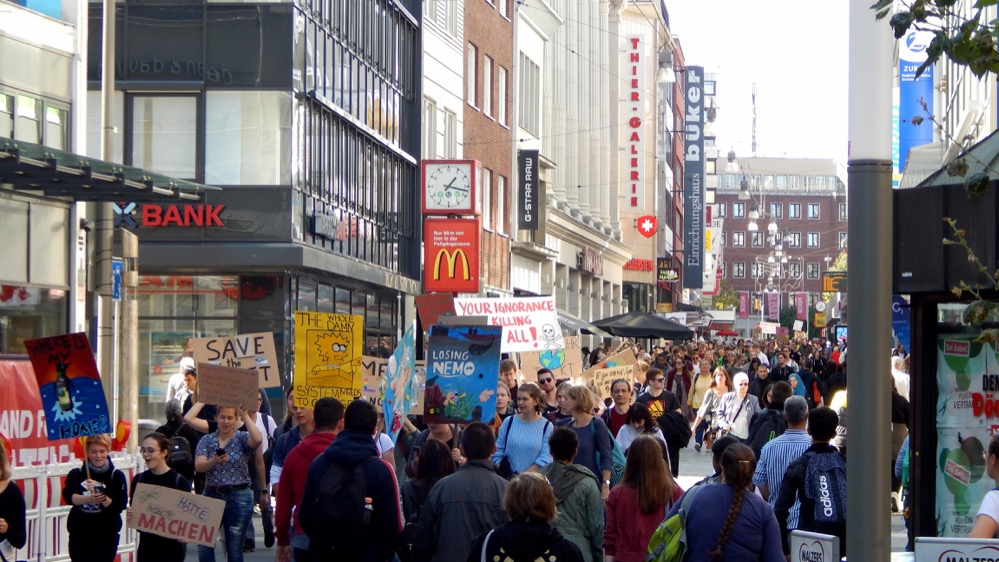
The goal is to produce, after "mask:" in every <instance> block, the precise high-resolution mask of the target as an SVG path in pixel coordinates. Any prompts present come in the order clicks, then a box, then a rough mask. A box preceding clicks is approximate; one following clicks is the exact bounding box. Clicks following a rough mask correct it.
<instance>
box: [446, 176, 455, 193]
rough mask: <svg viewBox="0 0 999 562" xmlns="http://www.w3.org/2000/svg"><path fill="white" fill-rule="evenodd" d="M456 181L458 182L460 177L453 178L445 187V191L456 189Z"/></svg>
mask: <svg viewBox="0 0 999 562" xmlns="http://www.w3.org/2000/svg"><path fill="white" fill-rule="evenodd" d="M456 181H458V176H455V177H453V178H451V181H449V182H447V185H445V186H444V189H445V190H449V189H454V182H456Z"/></svg>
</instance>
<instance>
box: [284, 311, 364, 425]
mask: <svg viewBox="0 0 999 562" xmlns="http://www.w3.org/2000/svg"><path fill="white" fill-rule="evenodd" d="M363 352H364V317H363V316H361V315H348V314H330V313H327V312H307V311H301V310H296V311H295V405H296V406H300V407H305V408H311V407H313V406H314V405H315V403H316V400H319V399H320V398H322V397H324V396H332V397H333V398H336V399H337V400H339V401H341V402H343V403H344V404H346V403H347V402H350V401H351V400H355V399H357V398H360V397H361V388H362V387H363V385H364V380H363V377H362V375H361V355H362V354H363Z"/></svg>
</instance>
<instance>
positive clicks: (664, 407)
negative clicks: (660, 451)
mask: <svg viewBox="0 0 999 562" xmlns="http://www.w3.org/2000/svg"><path fill="white" fill-rule="evenodd" d="M647 380H648V381H649V390H648V391H647V392H644V393H643V394H642V395H640V396H639V397H638V398H636V399H635V403H636V404H639V403H641V404H645V405H646V406H647V407H648V408H649V413H651V414H652V419H653V420H655V422H656V423H657V424H658V425H659V426H660V427H662V426H663V423H664V422H665V421H666V420H665V419H664V416H665V415H666V412H669V411H677V412H679V411H680V401H679V400H678V399H677V397H676V394H673V393H672V392H670V391H668V390H666V389H665V387H666V375H665V373H663V372H662V371H660V370H659V369H649V372H648V379H647ZM664 435H665V433H664ZM666 445H667V449H668V451H669V465H670V469H671V470H672V471H673V474H678V471H679V470H680V447H681V443H678V442H671V441H670V440H668V439H667V440H666Z"/></svg>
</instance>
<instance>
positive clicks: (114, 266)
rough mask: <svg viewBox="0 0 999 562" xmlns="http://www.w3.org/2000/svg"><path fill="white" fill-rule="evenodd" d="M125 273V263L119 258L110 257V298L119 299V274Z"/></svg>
mask: <svg viewBox="0 0 999 562" xmlns="http://www.w3.org/2000/svg"><path fill="white" fill-rule="evenodd" d="M123 273H125V264H124V262H122V260H121V258H111V298H112V299H114V300H116V301H119V300H121V276H122V274H123Z"/></svg>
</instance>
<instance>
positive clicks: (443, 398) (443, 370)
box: [423, 326, 503, 423]
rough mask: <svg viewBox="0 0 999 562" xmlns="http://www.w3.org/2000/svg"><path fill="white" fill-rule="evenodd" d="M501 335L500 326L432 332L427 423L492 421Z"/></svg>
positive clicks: (463, 327) (440, 328)
mask: <svg viewBox="0 0 999 562" xmlns="http://www.w3.org/2000/svg"><path fill="white" fill-rule="evenodd" d="M502 336H503V329H502V328H501V327H500V326H459V327H443V326H439V327H434V328H433V329H432V330H431V331H430V346H429V348H428V350H427V382H426V384H427V389H426V397H425V403H424V410H423V416H424V421H425V422H426V423H470V422H473V421H483V422H486V423H489V422H491V421H492V420H493V417H495V415H496V386H497V384H498V382H499V363H500V345H501V340H502Z"/></svg>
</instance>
